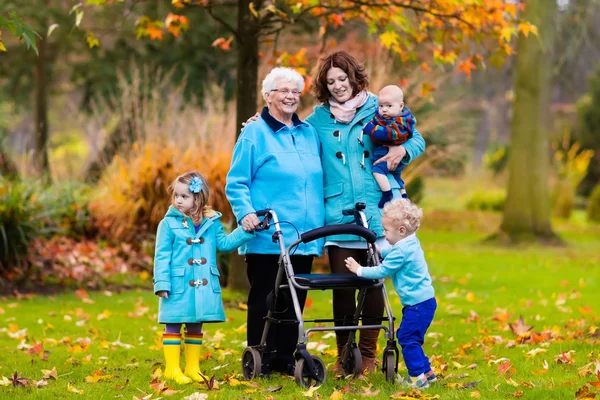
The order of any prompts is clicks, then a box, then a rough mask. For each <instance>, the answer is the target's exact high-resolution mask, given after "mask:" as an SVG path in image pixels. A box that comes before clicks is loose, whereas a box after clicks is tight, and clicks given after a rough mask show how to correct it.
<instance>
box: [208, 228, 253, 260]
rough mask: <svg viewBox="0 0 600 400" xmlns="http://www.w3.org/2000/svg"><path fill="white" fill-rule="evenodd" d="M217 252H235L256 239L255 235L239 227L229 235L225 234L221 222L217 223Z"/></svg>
mask: <svg viewBox="0 0 600 400" xmlns="http://www.w3.org/2000/svg"><path fill="white" fill-rule="evenodd" d="M215 229H216V230H217V231H216V234H215V236H216V238H217V250H218V251H227V252H229V251H233V250H235V249H237V248H238V247H240V246H241V245H243V244H244V243H246V242H247V241H248V240H251V239H253V238H254V236H255V234H254V233H249V232H246V231H245V230H244V229H243V228H242V227H237V228H236V229H234V230H233V231H232V232H231V233H230V234H229V235H228V234H226V233H225V230H224V229H223V224H222V223H221V221H215Z"/></svg>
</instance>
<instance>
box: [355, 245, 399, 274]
mask: <svg viewBox="0 0 600 400" xmlns="http://www.w3.org/2000/svg"><path fill="white" fill-rule="evenodd" d="M404 261H405V256H404V252H403V251H402V249H399V248H394V249H392V251H390V252H389V254H388V255H387V257H386V258H385V259H384V260H383V262H382V263H381V264H380V265H378V266H376V267H361V268H360V270H359V272H360V275H359V276H362V277H363V278H367V279H382V278H387V277H388V276H392V275H394V274H395V273H396V272H398V270H400V269H401V268H402V267H403V266H404Z"/></svg>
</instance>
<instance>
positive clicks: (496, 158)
mask: <svg viewBox="0 0 600 400" xmlns="http://www.w3.org/2000/svg"><path fill="white" fill-rule="evenodd" d="M508 156H509V147H508V146H507V145H505V146H499V145H495V146H494V147H492V148H491V149H489V150H488V151H487V152H486V153H485V154H484V155H483V162H484V164H485V166H486V167H487V168H489V169H490V170H491V171H492V172H493V173H494V175H498V174H500V173H501V172H502V171H504V169H505V168H506V165H507V164H508Z"/></svg>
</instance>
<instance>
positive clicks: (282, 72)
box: [261, 67, 304, 98]
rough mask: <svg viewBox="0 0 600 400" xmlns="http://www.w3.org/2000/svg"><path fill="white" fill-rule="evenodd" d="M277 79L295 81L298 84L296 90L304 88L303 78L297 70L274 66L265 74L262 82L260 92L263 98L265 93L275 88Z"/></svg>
mask: <svg viewBox="0 0 600 400" xmlns="http://www.w3.org/2000/svg"><path fill="white" fill-rule="evenodd" d="M278 80H283V81H287V82H292V83H295V84H296V85H297V86H298V91H300V92H302V91H303V90H304V78H303V77H302V75H300V73H299V72H298V71H296V70H294V69H291V68H285V67H276V68H273V69H272V70H271V72H269V73H268V74H267V76H265V79H264V80H263V82H262V91H261V93H262V96H263V98H265V94H266V93H268V92H270V91H271V90H273V89H277V88H276V87H275V85H276V83H277V81H278Z"/></svg>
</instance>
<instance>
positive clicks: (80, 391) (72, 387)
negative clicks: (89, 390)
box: [67, 383, 83, 395]
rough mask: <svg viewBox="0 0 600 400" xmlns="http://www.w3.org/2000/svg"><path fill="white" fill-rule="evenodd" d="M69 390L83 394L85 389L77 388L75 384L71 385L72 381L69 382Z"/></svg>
mask: <svg viewBox="0 0 600 400" xmlns="http://www.w3.org/2000/svg"><path fill="white" fill-rule="evenodd" d="M67 390H68V391H69V392H73V393H77V394H81V395H82V394H83V390H79V389H77V388H76V387H75V386H73V385H71V384H70V383H68V384H67Z"/></svg>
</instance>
